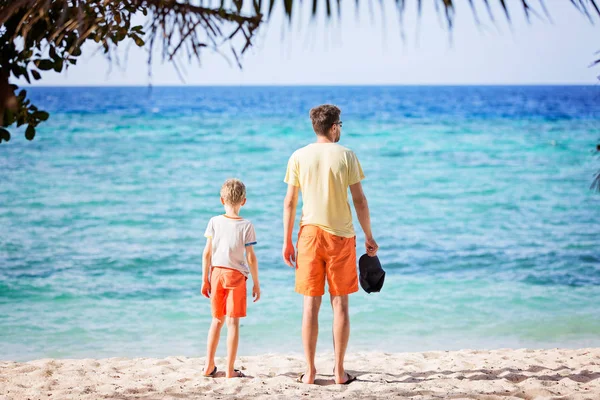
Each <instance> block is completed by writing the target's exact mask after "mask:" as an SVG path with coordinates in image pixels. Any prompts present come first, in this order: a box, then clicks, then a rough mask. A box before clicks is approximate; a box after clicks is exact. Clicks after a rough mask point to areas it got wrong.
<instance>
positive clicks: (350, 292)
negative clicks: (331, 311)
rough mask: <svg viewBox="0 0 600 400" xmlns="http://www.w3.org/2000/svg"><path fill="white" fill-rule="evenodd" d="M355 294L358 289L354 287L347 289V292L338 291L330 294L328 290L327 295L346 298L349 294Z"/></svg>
mask: <svg viewBox="0 0 600 400" xmlns="http://www.w3.org/2000/svg"><path fill="white" fill-rule="evenodd" d="M356 292H358V287H354V288H352V289H349V290H338V291H336V292H332V291H331V290H330V291H329V294H330V295H332V296H347V295H349V294H352V293H356Z"/></svg>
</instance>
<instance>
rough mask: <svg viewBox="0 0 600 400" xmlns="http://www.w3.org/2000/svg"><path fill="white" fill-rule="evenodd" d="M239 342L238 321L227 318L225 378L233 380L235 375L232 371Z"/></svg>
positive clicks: (237, 319)
mask: <svg viewBox="0 0 600 400" xmlns="http://www.w3.org/2000/svg"><path fill="white" fill-rule="evenodd" d="M239 340H240V319H239V318H232V317H227V371H226V373H227V377H228V378H235V377H237V374H236V373H235V372H234V371H233V365H234V364H235V357H236V355H237V349H238V343H239Z"/></svg>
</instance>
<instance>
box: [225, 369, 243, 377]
mask: <svg viewBox="0 0 600 400" xmlns="http://www.w3.org/2000/svg"><path fill="white" fill-rule="evenodd" d="M227 377H228V378H245V377H246V375H244V373H243V372H242V371H240V370H239V369H234V370H233V372H227Z"/></svg>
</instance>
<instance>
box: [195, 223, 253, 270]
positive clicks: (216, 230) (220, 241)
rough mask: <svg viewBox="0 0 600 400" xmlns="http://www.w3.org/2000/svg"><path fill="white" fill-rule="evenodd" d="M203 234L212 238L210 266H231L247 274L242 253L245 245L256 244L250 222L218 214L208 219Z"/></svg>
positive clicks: (246, 266)
mask: <svg viewBox="0 0 600 400" xmlns="http://www.w3.org/2000/svg"><path fill="white" fill-rule="evenodd" d="M204 236H206V237H207V238H212V259H211V266H212V267H225V268H231V269H235V270H238V271H240V272H241V273H242V274H244V275H245V276H248V274H249V273H250V269H249V268H248V265H247V264H246V258H245V257H244V253H245V251H246V246H253V245H255V244H256V233H255V232H254V226H253V225H252V222H250V221H248V220H247V219H243V218H231V217H227V216H225V215H218V216H216V217H212V218H211V219H210V221H208V226H207V227H206V232H205V233H204Z"/></svg>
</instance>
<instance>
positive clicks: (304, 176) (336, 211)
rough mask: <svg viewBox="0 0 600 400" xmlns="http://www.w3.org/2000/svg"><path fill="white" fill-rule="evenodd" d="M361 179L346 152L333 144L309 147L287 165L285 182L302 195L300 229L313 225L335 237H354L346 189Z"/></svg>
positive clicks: (354, 160)
mask: <svg viewBox="0 0 600 400" xmlns="http://www.w3.org/2000/svg"><path fill="white" fill-rule="evenodd" d="M364 178H365V175H364V174H363V170H362V168H361V166H360V163H359V162H358V158H356V154H354V152H353V151H352V150H350V149H347V148H345V147H343V146H340V145H339V144H337V143H312V144H309V145H308V146H305V147H302V148H301V149H298V150H296V151H295V152H294V154H292V156H291V157H290V160H289V161H288V166H287V171H286V173H285V179H284V180H283V181H284V182H285V183H287V184H288V185H294V186H299V187H300V191H301V192H302V203H303V206H302V218H301V219H300V226H303V225H315V226H318V227H319V228H321V229H323V230H324V231H326V232H329V233H331V234H333V235H336V236H343V237H353V236H355V233H354V227H353V226H352V212H351V211H350V204H349V203H348V187H349V186H350V185H354V184H355V183H357V182H360V181H361V180H363V179H364Z"/></svg>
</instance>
